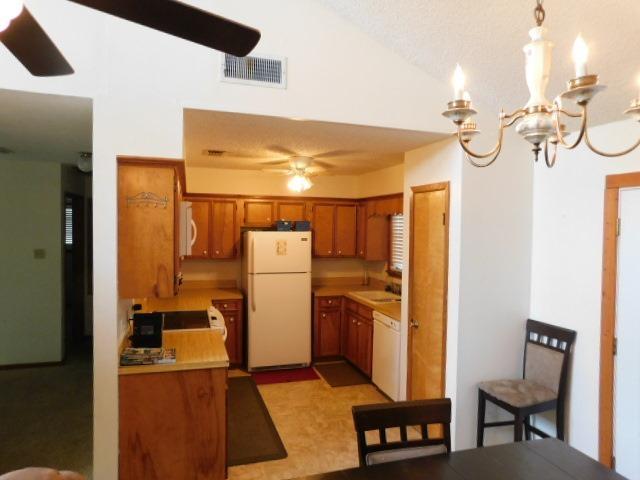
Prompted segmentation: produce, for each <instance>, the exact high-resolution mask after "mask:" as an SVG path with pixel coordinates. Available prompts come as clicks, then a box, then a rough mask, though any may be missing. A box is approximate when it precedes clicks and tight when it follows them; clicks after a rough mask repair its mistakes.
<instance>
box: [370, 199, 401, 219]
mask: <svg viewBox="0 0 640 480" xmlns="http://www.w3.org/2000/svg"><path fill="white" fill-rule="evenodd" d="M402 199H403V196H402V195H401V194H399V195H394V196H391V197H385V198H378V199H375V200H370V201H369V204H370V206H371V213H372V214H373V215H382V216H384V215H395V214H397V213H402V207H403V200H402Z"/></svg>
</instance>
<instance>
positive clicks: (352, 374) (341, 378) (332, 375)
mask: <svg viewBox="0 0 640 480" xmlns="http://www.w3.org/2000/svg"><path fill="white" fill-rule="evenodd" d="M314 367H315V369H316V370H317V372H318V373H319V374H320V375H321V376H322V378H324V379H325V381H326V382H327V383H328V384H329V385H331V386H332V387H348V386H350V385H362V384H364V383H369V379H368V378H367V377H365V376H364V375H363V374H362V373H360V372H359V371H358V370H356V369H355V368H354V367H352V366H351V364H349V363H347V362H332V363H319V364H316V365H314Z"/></svg>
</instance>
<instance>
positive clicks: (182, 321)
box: [157, 310, 210, 330]
mask: <svg viewBox="0 0 640 480" xmlns="http://www.w3.org/2000/svg"><path fill="white" fill-rule="evenodd" d="M157 313H162V314H163V315H164V330H185V329H191V328H209V327H210V325H209V316H208V315H207V311H206V310H194V311H187V312H157Z"/></svg>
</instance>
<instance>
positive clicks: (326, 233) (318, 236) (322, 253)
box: [312, 203, 335, 257]
mask: <svg viewBox="0 0 640 480" xmlns="http://www.w3.org/2000/svg"><path fill="white" fill-rule="evenodd" d="M334 212H335V207H334V205H327V204H321V203H316V204H315V205H314V207H313V222H312V225H313V255H314V256H315V257H332V256H333V227H334V224H335V219H334V218H335V217H334Z"/></svg>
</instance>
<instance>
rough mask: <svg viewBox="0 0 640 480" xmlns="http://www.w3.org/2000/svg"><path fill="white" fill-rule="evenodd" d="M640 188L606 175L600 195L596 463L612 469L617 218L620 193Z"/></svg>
mask: <svg viewBox="0 0 640 480" xmlns="http://www.w3.org/2000/svg"><path fill="white" fill-rule="evenodd" d="M633 187H640V172H633V173H623V174H619V175H608V176H607V177H606V188H605V193H604V239H603V253H602V312H601V325H600V409H599V410H600V413H599V434H598V459H599V461H600V462H601V463H603V464H604V465H606V466H608V467H613V463H614V462H613V436H614V432H613V430H614V427H613V403H614V394H613V386H614V374H615V371H614V368H615V361H614V356H615V353H614V351H615V345H614V343H615V332H616V300H617V281H618V236H619V227H618V225H619V224H618V215H619V213H620V212H619V202H620V190H621V189H623V188H633Z"/></svg>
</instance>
